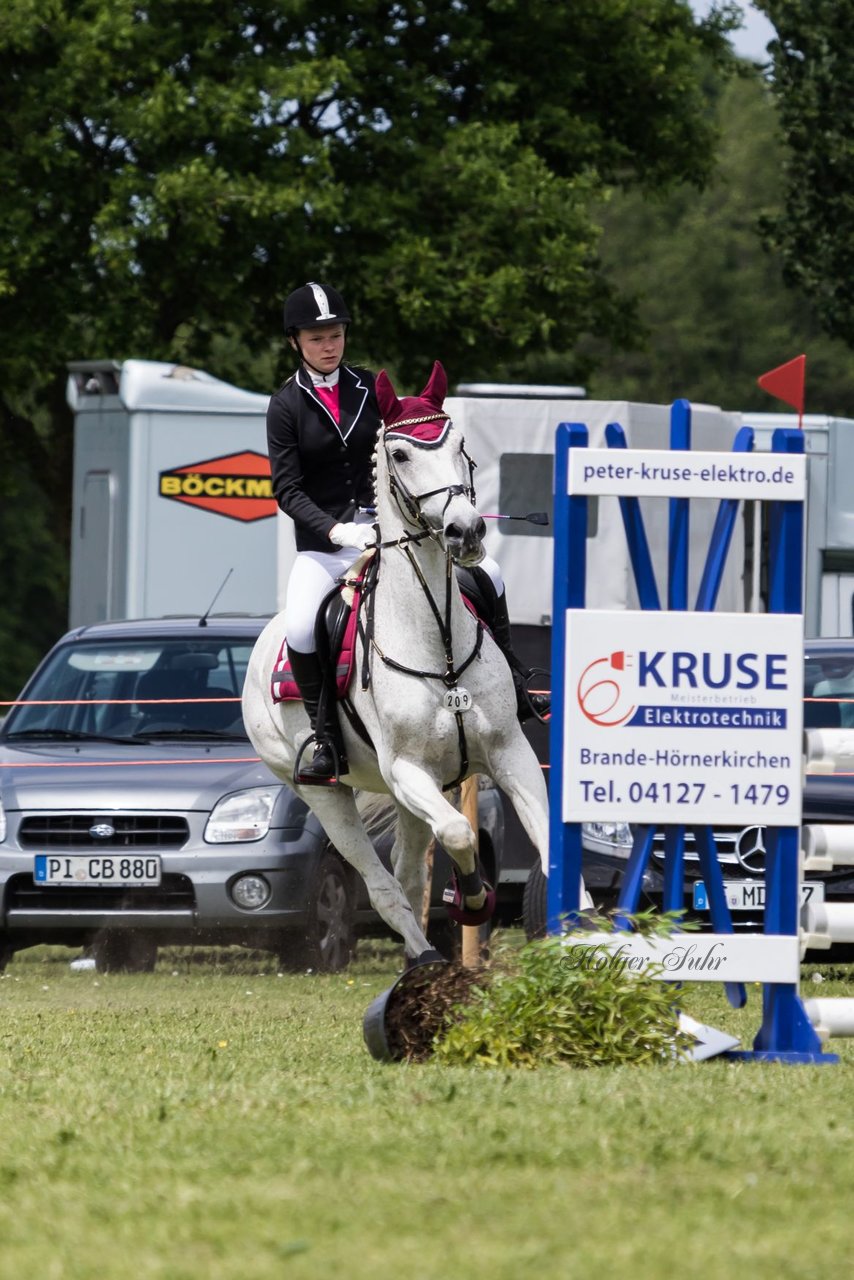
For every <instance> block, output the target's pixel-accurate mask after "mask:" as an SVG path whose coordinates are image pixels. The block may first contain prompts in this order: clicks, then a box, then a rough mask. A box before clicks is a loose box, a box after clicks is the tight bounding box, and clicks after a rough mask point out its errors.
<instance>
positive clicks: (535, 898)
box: [522, 860, 549, 942]
mask: <svg viewBox="0 0 854 1280" xmlns="http://www.w3.org/2000/svg"><path fill="white" fill-rule="evenodd" d="M548 888H549V882H548V880H547V879H546V877H545V876H544V875H543V868H542V867H541V866H540V863H539V860H538V861H537V862H535V863H534V865H533V866H532V867H531V870H530V871H529V872H528V879H527V880H526V881H525V893H524V895H523V897H522V923H523V924H524V926H525V937H526V938H527V939H528V941H529V942H532V941H533V939H534V938H544V937H545V936H546V922H547V920H548V906H547V904H546V898H547V894H548Z"/></svg>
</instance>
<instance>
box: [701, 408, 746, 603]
mask: <svg viewBox="0 0 854 1280" xmlns="http://www.w3.org/2000/svg"><path fill="white" fill-rule="evenodd" d="M752 450H753V428H752V427H741V428H740V429H739V431H738V433H737V435H736V437H735V440H734V442H733V446H732V451H733V453H751V452H752ZM739 506H740V503H739V501H738V499H737V498H723V499H722V500H721V502H720V504H719V506H718V514H717V516H716V517H715V527H714V529H713V530H712V536H711V538H710V540H709V552H708V555H707V556H706V564H705V568H704V569H703V577H702V580H701V582H700V589H699V591H698V592H697V604H696V610H697V613H711V612H712V611H713V610H714V607H715V605H716V603H717V599H718V592H719V591H720V589H721V582H722V581H723V576H724V565H725V564H726V558H727V555H728V554H729V547H730V542H731V541H732V534H733V529H734V528H735V521H736V516H737V515H738V509H739Z"/></svg>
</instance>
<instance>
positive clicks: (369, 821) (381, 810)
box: [354, 791, 398, 840]
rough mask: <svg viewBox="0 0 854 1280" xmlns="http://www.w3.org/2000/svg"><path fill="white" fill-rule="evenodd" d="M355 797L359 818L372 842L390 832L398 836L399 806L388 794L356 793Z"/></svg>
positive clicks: (376, 792)
mask: <svg viewBox="0 0 854 1280" xmlns="http://www.w3.org/2000/svg"><path fill="white" fill-rule="evenodd" d="M354 796H355V800H356V808H357V809H358V811H359V817H360V818H361V819H362V823H363V825H364V827H365V830H366V831H367V833H368V835H369V836H370V837H371V839H372V840H377V839H379V838H381V837H382V836H386V835H388V834H389V832H392V833H393V834H394V836H395V837H396V836H397V827H398V814H397V805H396V804H395V802H394V800H392V798H391V796H390V795H389V794H388V792H378V791H356V792H354Z"/></svg>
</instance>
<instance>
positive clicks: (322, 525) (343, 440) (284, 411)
mask: <svg viewBox="0 0 854 1280" xmlns="http://www.w3.org/2000/svg"><path fill="white" fill-rule="evenodd" d="M349 324H350V314H349V311H348V310H347V305H346V303H345V302H344V299H343V298H342V297H341V294H340V293H338V291H337V290H336V289H333V288H331V287H330V286H329V285H325V284H317V283H309V284H306V285H303V286H302V288H299V289H296V290H295V291H294V292H293V293H291V294H290V296H289V297H288V298H287V300H286V302H285V308H284V325H285V334H286V336H287V339H288V342H289V343H290V345H291V347H292V348H293V349H294V351H296V353H297V355H298V357H299V361H300V363H299V367H298V369H297V371H296V373H295V374H293V375H292V376H291V377H290V378H288V380H287V381H286V382H285V383H284V384H283V385H282V386H281V387H280V388H279V390H278V391H277V392H276V393H275V394H274V395H273V396H272V398H271V400H270V405H269V408H268V410H267V444H268V449H269V454H270V469H271V473H272V483H273V491H274V493H275V495H276V499H277V501H278V504H279V506H280V507H281V509H282V510H283V511H284V512H285V514H286V515H289V516H290V517H291V519H292V520H293V522H294V526H295V533H296V549H297V555H296V558H295V560H294V565H293V568H292V569H291V573H290V577H289V579H288V585H287V592H286V598H285V613H286V617H287V630H288V644H287V647H288V658H289V660H290V665H291V671H292V673H293V677H294V680H295V681H296V683H297V685H298V686H299V690H300V693H301V694H302V697H303V701H304V703H305V709H306V712H307V713H308V717H309V720H310V721H311V728H312V731H313V733H314V734H315V735H316V737H317V746H316V748H315V751H314V756H313V758H312V760H311V761H309V762H308V763H307V764H304V765H302V767H301V771H300V781H301V782H303V783H312V782H314V783H318V784H321V785H329V784H330V782H334V781H335V778H336V768H335V752H337V755H338V762H339V767H340V772H341V773H346V772H347V761H346V757H345V754H344V746H343V740H342V737H341V728H340V725H339V722H338V716H337V711H336V707H335V699H334V697H331V698H324V699H323V702H324V704H325V706H326V713H325V716H324V723H323V724H318V711H319V705H320V703H321V695H322V693H323V689H324V681H325V675H324V670H323V667H322V665H321V662H320V660H319V658H318V654H317V648H316V642H315V623H316V618H317V612H318V609H319V607H320V604H321V602H322V601H323V599H324V597H325V596H326V595H327V594H328V593H329V592H330V591H331V590H332V589H333V587H334V586H335V584H336V582H337V581H338V580H339V579H340V578H341V577H342V576H343V575H344V574H346V572H347V570H348V569H349V568H350V567H351V565H352V564H353V562H354V561H355V560H356V559H357V558H358V556H359V555H360V554H361V552H362V551H364V550H365V549H366V548H367V547H369V546H372V545H373V544H374V543H375V542H376V536H377V535H376V529H375V527H374V523H373V521H374V511H373V503H374V491H373V477H372V460H373V455H374V451H375V448H376V443H377V434H378V432H379V430H380V427H381V425H382V423H381V419H380V412H379V408H378V405H377V398H376V389H375V382H374V377H373V374H371V373H370V372H369V371H368V370H367V369H364V368H360V367H358V366H353V365H348V364H345V363H344V347H345V343H346V338H347V329H348V326H349ZM403 403H404V404H406V405H407V410H409V409H410V408H415V409H417V407H418V403H419V402H418V400H417V398H413V397H407V398H405V400H404V402H403ZM469 572H473V574H474V576H475V579H476V585H477V586H478V587H479V588H480V595H481V596H482V597H483V599H484V604H485V606H486V615H487V616H486V617H485V621H486V622H487V624H488V625H489V627H490V630H491V631H492V635H493V638H494V639H495V641H496V643H497V644H498V646H499V648H500V649H501V651H502V652H503V653H504V655H505V656H506V658H507V660H508V663H509V664H510V668H511V671H512V672H513V679H514V683H515V686H516V691H517V702H518V708H519V718H520V719H526V718H527V717H528V716H530V715H532V714H536V715H538V716H540V717H542V716H544V715H545V714H546V713H547V712H548V698H547V697H546V696H544V695H542V694H529V693H528V692H527V690H526V687H525V679H526V677H525V673H524V671H523V669H522V667H521V664H520V663H519V661H518V659H517V658H516V656H515V654H514V653H513V648H512V641H511V635H510V620H509V617H508V613H507V602H506V598H505V595H504V582H503V579H502V577H501V571H500V569H499V568H498V565H497V564H496V563H495V561H494V560H491V559H490V558H489V557H485V558H484V560H483V561H482V562H481V564H480V566H478V569H476V570H474V571H469ZM330 744H333V745H334V747H335V752H333V750H332V749H331V746H330Z"/></svg>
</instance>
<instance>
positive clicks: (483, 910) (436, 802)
mask: <svg viewBox="0 0 854 1280" xmlns="http://www.w3.org/2000/svg"><path fill="white" fill-rule="evenodd" d="M387 780H388V781H389V786H390V789H391V791H392V794H393V795H394V798H395V799H396V800H397V802H398V803H399V804H400V805H401V806H402V807H403V808H404V809H406V810H408V812H409V813H410V814H413V815H414V816H415V817H416V818H417V819H419V820H420V822H421V823H423V824H426V825H427V826H428V827H429V828H430V830H431V831H432V832H433V835H434V836H435V837H436V839H437V841H438V842H439V844H440V845H442V847H443V849H444V850H445V852H446V853H447V854H448V855H449V856H450V858H451V859H452V860H453V862H454V864H455V866H456V867H457V868H458V871H459V875H458V876H457V883H458V886H459V890H460V899H461V901H460V903H459V904H458V906H456V907H455V908H454V910H453V911H452V914H454V916H455V918H456V919H459V920H460V921H461V922H462V923H465V924H476V923H480V922H481V921H482V920H485V919H488V917H489V916H490V915H491V914H492V912H493V910H494V909H495V894H494V892H489V891H488V890H487V888H486V886H485V885H484V883H483V880H482V878H481V874H480V866H479V863H478V859H477V837H476V834H475V832H474V831H473V830H472V827H471V823H470V822H469V821H468V819H467V818H466V817H464V815H463V814H461V813H460V812H459V811H458V810H457V809H455V808H454V806H453V805H452V804H449V803H448V801H447V800H446V799H445V797H444V796H443V795H442V792H441V791H440V789H439V787H438V786H437V785H436V783H435V782H434V781H433V779H432V778H431V777H430V775H429V774H428V773H427V771H426V770H425V769H422V768H421V767H420V766H419V765H416V764H413V763H412V761H409V760H400V759H397V760H395V761H394V763H393V764H392V765H391V767H390V771H389V774H388V775H387ZM422 883H423V881H422ZM449 910H450V908H449Z"/></svg>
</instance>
